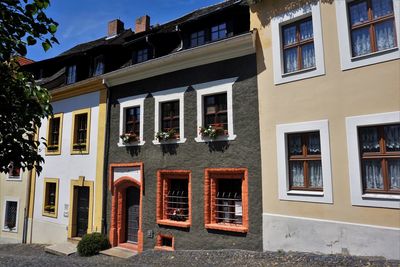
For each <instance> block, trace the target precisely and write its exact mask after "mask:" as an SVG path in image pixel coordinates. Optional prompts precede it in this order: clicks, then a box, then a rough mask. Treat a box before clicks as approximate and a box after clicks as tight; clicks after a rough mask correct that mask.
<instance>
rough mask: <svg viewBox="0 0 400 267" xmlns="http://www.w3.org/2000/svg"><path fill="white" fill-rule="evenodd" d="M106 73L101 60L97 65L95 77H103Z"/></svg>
mask: <svg viewBox="0 0 400 267" xmlns="http://www.w3.org/2000/svg"><path fill="white" fill-rule="evenodd" d="M103 73H104V62H103V61H101V60H99V61H97V63H96V69H95V71H94V75H101V74H103Z"/></svg>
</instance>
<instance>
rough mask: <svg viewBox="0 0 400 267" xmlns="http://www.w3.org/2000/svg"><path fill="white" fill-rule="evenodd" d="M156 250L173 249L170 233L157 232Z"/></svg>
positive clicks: (172, 239) (172, 238)
mask: <svg viewBox="0 0 400 267" xmlns="http://www.w3.org/2000/svg"><path fill="white" fill-rule="evenodd" d="M155 249H157V250H167V251H173V250H175V249H174V237H173V236H172V235H163V234H159V235H158V236H157V243H156V246H155Z"/></svg>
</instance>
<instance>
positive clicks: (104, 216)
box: [101, 79, 110, 235]
mask: <svg viewBox="0 0 400 267" xmlns="http://www.w3.org/2000/svg"><path fill="white" fill-rule="evenodd" d="M103 85H104V87H105V88H106V92H107V93H106V96H107V98H106V118H105V119H106V134H105V138H104V166H103V173H104V174H105V175H104V176H103V212H102V216H101V222H102V226H103V229H102V230H101V233H102V234H104V235H107V220H106V218H107V190H108V189H107V185H108V184H107V178H108V151H109V142H108V139H109V135H110V122H109V120H110V116H109V113H110V103H109V101H110V100H109V99H110V88H109V87H108V83H107V81H106V79H103Z"/></svg>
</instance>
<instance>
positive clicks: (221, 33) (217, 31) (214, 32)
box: [211, 22, 227, 41]
mask: <svg viewBox="0 0 400 267" xmlns="http://www.w3.org/2000/svg"><path fill="white" fill-rule="evenodd" d="M226 37H227V30H226V23H225V22H224V23H221V24H218V25H215V26H213V27H211V41H217V40H220V39H224V38H226Z"/></svg>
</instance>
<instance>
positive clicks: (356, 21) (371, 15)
mask: <svg viewBox="0 0 400 267" xmlns="http://www.w3.org/2000/svg"><path fill="white" fill-rule="evenodd" d="M348 11H349V24H350V35H351V46H352V55H353V57H357V56H361V55H365V54H369V53H373V52H377V51H382V50H386V49H390V48H393V47H396V46H397V43H396V34H395V33H396V29H395V22H394V11H393V2H392V0H359V1H353V2H349V3H348Z"/></svg>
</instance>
